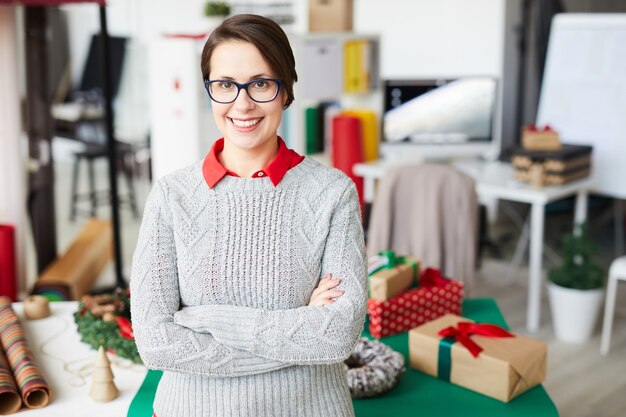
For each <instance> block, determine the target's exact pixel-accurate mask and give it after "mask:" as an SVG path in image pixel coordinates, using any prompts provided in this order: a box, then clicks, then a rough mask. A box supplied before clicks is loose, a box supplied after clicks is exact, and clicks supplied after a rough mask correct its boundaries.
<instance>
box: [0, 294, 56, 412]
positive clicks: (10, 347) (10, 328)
mask: <svg viewBox="0 0 626 417" xmlns="http://www.w3.org/2000/svg"><path fill="white" fill-rule="evenodd" d="M0 343H1V344H2V348H3V349H4V352H6V357H7V359H8V362H9V366H10V368H11V372H12V373H13V377H14V378H15V382H16V384H17V388H18V389H19V391H20V394H21V396H22V401H24V404H25V405H26V406H27V407H29V408H41V407H45V406H46V405H48V403H49V402H50V388H49V387H48V383H47V382H46V380H45V379H44V378H43V375H42V374H41V371H40V370H39V368H37V366H36V365H35V363H34V361H33V354H32V352H31V350H30V348H29V346H28V343H27V342H26V338H25V337H24V330H23V329H22V326H21V324H20V321H19V319H18V317H17V315H16V314H15V312H14V311H13V308H12V307H11V300H10V299H9V298H8V297H0Z"/></svg>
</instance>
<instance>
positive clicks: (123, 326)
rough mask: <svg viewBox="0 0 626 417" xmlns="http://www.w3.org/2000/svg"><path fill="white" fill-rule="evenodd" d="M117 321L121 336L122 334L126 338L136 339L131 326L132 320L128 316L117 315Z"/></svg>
mask: <svg viewBox="0 0 626 417" xmlns="http://www.w3.org/2000/svg"><path fill="white" fill-rule="evenodd" d="M115 321H117V325H118V326H119V328H120V332H119V333H120V336H122V337H123V338H124V339H128V340H132V341H134V340H135V335H134V333H133V328H132V326H131V323H130V320H128V319H127V318H126V317H120V316H117V317H115Z"/></svg>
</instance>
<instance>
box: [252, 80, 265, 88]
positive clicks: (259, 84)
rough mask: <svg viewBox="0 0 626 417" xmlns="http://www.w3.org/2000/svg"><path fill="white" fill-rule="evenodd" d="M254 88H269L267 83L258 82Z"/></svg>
mask: <svg viewBox="0 0 626 417" xmlns="http://www.w3.org/2000/svg"><path fill="white" fill-rule="evenodd" d="M254 88H267V81H256V82H255V83H254Z"/></svg>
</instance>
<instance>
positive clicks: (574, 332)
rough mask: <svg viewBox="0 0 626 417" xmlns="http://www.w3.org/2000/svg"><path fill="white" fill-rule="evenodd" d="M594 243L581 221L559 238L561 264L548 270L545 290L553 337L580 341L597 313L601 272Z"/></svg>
mask: <svg viewBox="0 0 626 417" xmlns="http://www.w3.org/2000/svg"><path fill="white" fill-rule="evenodd" d="M595 252H596V246H595V244H594V243H593V242H592V241H591V240H590V239H589V236H588V235H587V228H586V226H585V225H584V224H581V225H578V226H576V230H575V231H574V233H572V234H568V235H566V236H564V238H563V246H562V254H561V257H562V259H563V264H562V265H561V266H560V267H558V268H555V269H553V270H551V271H550V273H549V275H548V281H549V283H548V292H549V295H550V307H551V310H552V322H553V324H554V331H555V333H556V337H557V338H558V339H560V340H563V341H565V342H571V343H582V342H584V341H586V340H588V339H589V338H590V337H591V335H592V333H593V330H594V327H595V324H596V322H597V319H598V313H599V312H600V304H601V303H602V298H603V297H602V295H603V287H604V271H603V270H602V268H601V267H600V265H598V264H597V263H596V262H595V261H594V260H593V255H594V254H595Z"/></svg>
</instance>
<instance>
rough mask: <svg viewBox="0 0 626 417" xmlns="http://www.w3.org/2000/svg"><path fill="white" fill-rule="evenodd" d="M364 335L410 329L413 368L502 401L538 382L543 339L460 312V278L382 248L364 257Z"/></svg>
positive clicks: (543, 354) (543, 362)
mask: <svg viewBox="0 0 626 417" xmlns="http://www.w3.org/2000/svg"><path fill="white" fill-rule="evenodd" d="M368 269H369V271H368V272H369V276H370V277H369V297H370V298H369V301H368V316H369V332H370V334H371V335H372V337H374V338H384V337H386V336H391V335H394V334H398V333H403V332H407V331H408V332H409V361H410V365H411V367H412V368H414V369H417V370H420V371H422V372H424V373H426V374H430V375H432V376H435V377H438V378H440V379H442V380H445V381H448V382H451V383H453V384H456V385H459V386H462V387H465V388H468V389H471V390H473V391H476V392H479V393H481V394H484V395H487V396H490V397H493V398H496V399H498V400H500V401H504V402H508V401H510V400H511V399H513V398H515V397H516V396H518V395H520V394H521V393H523V392H525V391H527V390H529V389H530V388H532V387H534V386H536V385H538V384H541V383H542V382H543V381H544V380H545V374H546V356H547V347H546V344H545V343H544V342H541V341H538V340H534V339H531V338H526V337H522V336H518V335H515V334H513V333H510V332H508V331H507V330H505V329H503V328H501V327H498V326H495V325H492V324H485V323H479V324H476V323H474V322H473V321H471V320H469V319H466V318H464V317H461V304H462V301H463V283H462V282H459V281H456V280H454V279H450V278H445V277H443V276H442V275H441V274H440V272H439V270H437V269H433V268H426V269H424V270H423V271H421V272H420V261H419V260H418V259H416V258H413V257H409V256H397V255H396V254H395V253H394V252H392V251H387V252H383V253H381V254H379V255H378V256H376V257H372V258H370V260H369V265H368Z"/></svg>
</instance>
